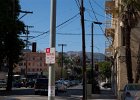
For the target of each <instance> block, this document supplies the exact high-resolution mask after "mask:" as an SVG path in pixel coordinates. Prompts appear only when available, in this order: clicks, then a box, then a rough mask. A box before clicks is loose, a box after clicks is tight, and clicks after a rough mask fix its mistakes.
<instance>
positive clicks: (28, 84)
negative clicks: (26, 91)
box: [25, 81, 35, 88]
mask: <svg viewBox="0 0 140 100" xmlns="http://www.w3.org/2000/svg"><path fill="white" fill-rule="evenodd" d="M34 84H35V81H30V82H27V83H26V84H25V87H30V88H33V87H34Z"/></svg>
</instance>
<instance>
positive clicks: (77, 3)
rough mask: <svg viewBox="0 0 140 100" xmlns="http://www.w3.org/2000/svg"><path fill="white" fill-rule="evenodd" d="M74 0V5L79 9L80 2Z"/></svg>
mask: <svg viewBox="0 0 140 100" xmlns="http://www.w3.org/2000/svg"><path fill="white" fill-rule="evenodd" d="M75 2H76V5H77V7H78V9H80V2H79V0H75Z"/></svg>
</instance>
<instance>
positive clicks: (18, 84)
mask: <svg viewBox="0 0 140 100" xmlns="http://www.w3.org/2000/svg"><path fill="white" fill-rule="evenodd" d="M13 87H16V88H21V87H24V83H23V82H13Z"/></svg>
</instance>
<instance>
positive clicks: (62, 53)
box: [58, 44, 67, 78]
mask: <svg viewBox="0 0 140 100" xmlns="http://www.w3.org/2000/svg"><path fill="white" fill-rule="evenodd" d="M58 46H62V52H61V78H63V62H64V60H63V47H64V46H67V45H66V44H58Z"/></svg>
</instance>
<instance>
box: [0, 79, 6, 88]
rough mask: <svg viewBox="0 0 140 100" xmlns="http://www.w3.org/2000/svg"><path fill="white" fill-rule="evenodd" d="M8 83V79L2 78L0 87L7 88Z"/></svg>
mask: <svg viewBox="0 0 140 100" xmlns="http://www.w3.org/2000/svg"><path fill="white" fill-rule="evenodd" d="M6 86H7V84H6V81H4V80H0V88H6Z"/></svg>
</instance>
